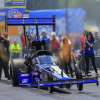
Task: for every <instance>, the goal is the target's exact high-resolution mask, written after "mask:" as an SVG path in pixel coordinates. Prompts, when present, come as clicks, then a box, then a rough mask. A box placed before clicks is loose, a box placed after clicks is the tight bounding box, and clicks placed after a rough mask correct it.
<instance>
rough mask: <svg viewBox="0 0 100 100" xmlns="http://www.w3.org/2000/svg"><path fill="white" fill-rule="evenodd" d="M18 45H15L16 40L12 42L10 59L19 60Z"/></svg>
mask: <svg viewBox="0 0 100 100" xmlns="http://www.w3.org/2000/svg"><path fill="white" fill-rule="evenodd" d="M20 49H21V48H20V45H19V44H17V41H16V39H15V40H14V44H12V45H11V55H12V59H15V58H19V56H20Z"/></svg>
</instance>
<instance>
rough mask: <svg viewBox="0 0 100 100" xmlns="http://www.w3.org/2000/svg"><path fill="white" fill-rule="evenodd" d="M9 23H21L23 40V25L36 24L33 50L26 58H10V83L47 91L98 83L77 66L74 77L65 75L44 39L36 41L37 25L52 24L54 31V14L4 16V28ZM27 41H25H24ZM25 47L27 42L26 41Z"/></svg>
mask: <svg viewBox="0 0 100 100" xmlns="http://www.w3.org/2000/svg"><path fill="white" fill-rule="evenodd" d="M9 25H23V26H24V35H25V40H27V36H26V34H25V25H36V31H37V41H33V42H32V49H33V47H35V52H34V53H33V54H32V55H31V56H28V49H27V58H26V59H12V61H11V63H10V75H11V79H12V85H13V86H18V85H31V86H38V89H39V88H40V87H48V89H49V92H50V93H53V91H54V87H55V86H56V87H58V88H62V89H65V88H68V89H69V88H70V87H71V86H72V85H73V84H77V88H78V90H79V91H82V89H83V84H84V83H96V84H97V85H98V77H94V78H83V76H82V72H81V70H79V69H78V68H77V73H76V74H75V79H71V78H70V77H69V76H67V75H66V74H65V73H64V71H63V70H61V69H60V66H57V65H56V64H55V62H54V60H53V57H52V55H51V52H50V50H49V48H48V47H47V46H46V42H45V41H38V40H39V39H38V25H53V31H55V16H54V15H53V17H52V18H31V19H30V18H15V19H14V18H7V16H6V17H5V28H6V31H7V26H9ZM26 42H27V41H26ZM26 48H28V47H27V43H26Z"/></svg>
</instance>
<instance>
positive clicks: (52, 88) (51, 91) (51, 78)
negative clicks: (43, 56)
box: [48, 72, 54, 93]
mask: <svg viewBox="0 0 100 100" xmlns="http://www.w3.org/2000/svg"><path fill="white" fill-rule="evenodd" d="M48 81H49V82H52V81H53V76H52V73H51V72H49V73H48ZM48 90H49V93H53V91H54V86H49V87H48Z"/></svg>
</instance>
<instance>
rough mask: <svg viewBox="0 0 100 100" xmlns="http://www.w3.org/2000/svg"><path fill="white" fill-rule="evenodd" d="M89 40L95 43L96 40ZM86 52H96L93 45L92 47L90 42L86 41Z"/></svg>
mask: <svg viewBox="0 0 100 100" xmlns="http://www.w3.org/2000/svg"><path fill="white" fill-rule="evenodd" d="M88 42H89V43H90V44H94V41H93V40H88ZM85 53H94V50H93V46H92V47H90V46H89V45H88V43H86V47H85Z"/></svg>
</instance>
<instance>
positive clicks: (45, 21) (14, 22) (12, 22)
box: [5, 15, 55, 58]
mask: <svg viewBox="0 0 100 100" xmlns="http://www.w3.org/2000/svg"><path fill="white" fill-rule="evenodd" d="M26 25H28V26H29V25H34V26H36V37H37V41H36V42H33V43H32V46H35V47H36V48H38V47H39V46H41V45H45V43H44V42H40V41H39V37H38V36H39V33H38V26H39V25H52V26H53V32H55V15H53V16H52V18H8V17H7V15H6V16H5V31H6V32H7V31H8V26H23V30H24V36H25V45H26V49H27V50H26V51H27V58H28V46H27V34H26V31H25V26H26ZM40 49H41V48H40ZM36 50H38V49H36Z"/></svg>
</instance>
